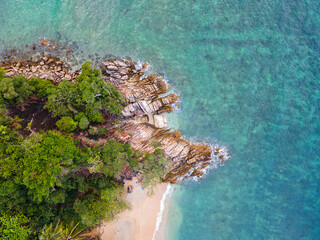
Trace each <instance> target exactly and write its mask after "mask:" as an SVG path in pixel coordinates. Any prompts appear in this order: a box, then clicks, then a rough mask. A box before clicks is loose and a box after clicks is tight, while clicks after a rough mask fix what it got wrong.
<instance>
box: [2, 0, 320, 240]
mask: <svg viewBox="0 0 320 240" xmlns="http://www.w3.org/2000/svg"><path fill="white" fill-rule="evenodd" d="M0 6H1V8H0V51H3V50H4V49H5V48H10V47H19V46H22V45H24V44H31V43H33V42H35V41H37V40H38V39H39V37H46V38H49V39H53V40H59V41H61V42H66V41H67V42H73V41H75V42H76V44H77V45H78V46H79V50H78V51H77V52H76V54H75V55H76V57H77V58H78V59H79V61H80V62H81V61H82V59H87V58H88V56H87V55H89V54H95V53H97V54H99V55H100V56H101V57H103V56H105V55H106V54H114V55H116V56H121V57H126V56H130V57H132V58H133V59H141V60H148V61H149V62H150V63H151V64H152V66H153V69H154V70H155V71H157V72H159V73H163V74H164V75H166V76H167V78H168V79H169V80H170V83H171V85H172V86H173V87H174V88H175V89H176V90H177V91H179V93H180V94H181V98H182V109H181V111H176V112H175V113H173V114H171V116H170V117H169V120H170V124H171V125H172V126H174V127H175V128H176V129H179V130H182V132H183V134H184V135H185V136H188V137H195V138H197V139H210V140H212V141H215V142H217V143H219V144H223V145H226V146H228V148H229V150H230V153H231V155H233V158H232V159H230V161H229V162H227V163H226V164H225V165H224V166H223V167H220V168H218V169H216V170H214V171H211V172H210V173H209V174H208V175H207V177H206V178H205V179H203V180H201V181H200V182H199V183H195V184H187V185H181V186H180V188H179V189H178V190H177V191H176V192H175V193H174V195H173V197H172V201H171V202H170V211H169V216H168V221H167V224H166V239H174V240H204V239H214V240H216V239H217V240H218V239H219V240H220V239H221V240H231V239H305V240H309V239H310V240H311V239H312V240H313V239H320V218H319V216H320V198H319V196H320V184H319V180H320V157H319V155H320V135H319V133H320V2H319V1H317V0H300V1H298V0H282V1H281V0H273V1H270V0H269V1H267V0H241V1H240V0H210V1H209V0H183V1H182V0H181V1H179V0H161V1H160V0H148V1H146V0H120V1H111V0H105V1H103V0H95V1H93V0H87V1H84V0H78V1H76V0H69V1H67V0H52V1H43V0H42V1H41V0H28V1H27V0H6V1H5V0H0Z"/></svg>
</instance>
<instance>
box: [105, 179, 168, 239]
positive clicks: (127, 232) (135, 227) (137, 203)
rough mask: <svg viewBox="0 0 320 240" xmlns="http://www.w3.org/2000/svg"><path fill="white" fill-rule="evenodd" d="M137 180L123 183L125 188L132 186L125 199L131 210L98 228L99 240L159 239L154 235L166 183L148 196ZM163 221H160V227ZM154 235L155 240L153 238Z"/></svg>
mask: <svg viewBox="0 0 320 240" xmlns="http://www.w3.org/2000/svg"><path fill="white" fill-rule="evenodd" d="M137 182H138V180H137V178H133V179H132V180H130V181H129V180H128V181H126V182H125V188H127V187H128V186H130V185H131V186H133V190H132V192H131V193H127V194H126V196H125V198H126V200H127V202H128V203H129V204H130V205H131V209H129V210H126V211H125V212H123V213H121V214H119V215H118V216H117V218H116V219H114V220H113V221H111V222H104V223H103V224H102V226H101V227H100V229H99V230H100V234H101V240H151V239H157V240H160V239H161V238H158V237H157V234H155V231H156V226H157V221H158V216H159V213H160V210H161V209H160V205H161V200H162V198H163V196H164V194H165V193H166V191H167V186H168V184H167V183H161V184H159V185H158V186H157V187H156V188H155V189H154V194H153V195H152V196H148V194H147V189H142V186H141V185H140V184H139V183H137ZM162 222H163V220H162V221H161V225H162ZM154 234H155V236H156V237H155V238H154Z"/></svg>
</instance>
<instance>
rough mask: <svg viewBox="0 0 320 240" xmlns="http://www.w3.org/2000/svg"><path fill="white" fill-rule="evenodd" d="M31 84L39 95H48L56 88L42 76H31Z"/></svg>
mask: <svg viewBox="0 0 320 240" xmlns="http://www.w3.org/2000/svg"><path fill="white" fill-rule="evenodd" d="M28 83H29V85H30V86H32V87H33V92H34V94H36V95H37V96H38V97H48V96H49V95H50V94H51V93H52V92H53V91H54V89H55V88H56V86H55V85H54V84H53V83H52V82H50V81H49V80H44V79H40V78H30V80H29V82H28Z"/></svg>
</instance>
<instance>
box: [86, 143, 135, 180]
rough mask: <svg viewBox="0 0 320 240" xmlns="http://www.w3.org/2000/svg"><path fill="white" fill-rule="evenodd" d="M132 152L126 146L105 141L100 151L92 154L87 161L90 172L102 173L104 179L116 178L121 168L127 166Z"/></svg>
mask: <svg viewBox="0 0 320 240" xmlns="http://www.w3.org/2000/svg"><path fill="white" fill-rule="evenodd" d="M132 154H133V151H132V149H131V147H130V146H129V145H128V144H121V143H118V142H117V141H115V140H107V142H106V143H105V144H104V146H103V148H102V150H101V151H99V152H98V151H97V150H96V151H95V152H93V155H92V156H93V157H92V158H91V159H90V160H89V163H90V164H91V166H90V168H89V169H90V171H91V172H102V173H103V174H104V175H105V176H106V177H114V178H117V177H118V176H119V174H120V172H121V169H122V168H123V166H126V165H128V161H129V160H130V159H131V156H132Z"/></svg>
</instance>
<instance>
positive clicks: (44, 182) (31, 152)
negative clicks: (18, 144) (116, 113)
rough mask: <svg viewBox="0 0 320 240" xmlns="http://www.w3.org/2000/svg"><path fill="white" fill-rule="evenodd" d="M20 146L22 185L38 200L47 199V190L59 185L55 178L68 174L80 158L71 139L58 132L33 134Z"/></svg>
mask: <svg viewBox="0 0 320 240" xmlns="http://www.w3.org/2000/svg"><path fill="white" fill-rule="evenodd" d="M22 145H23V150H24V157H23V159H22V161H21V163H20V164H21V168H22V176H21V177H22V183H23V184H24V185H25V186H26V187H27V188H28V192H29V194H32V195H33V196H34V198H35V199H38V200H41V199H42V198H43V197H45V196H47V195H48V194H49V193H50V192H51V191H52V189H51V190H50V188H54V187H55V186H56V185H57V186H59V185H61V183H60V181H59V178H58V177H59V175H61V174H66V173H67V172H68V171H70V170H69V169H70V168H72V166H73V165H74V164H75V163H77V161H78V160H79V158H80V151H79V149H78V148H77V147H76V146H75V144H74V142H73V140H72V138H71V137H66V136H64V135H62V134H61V133H59V132H53V131H49V132H48V133H45V134H35V135H33V136H31V137H30V139H26V140H25V141H24V142H23V144H22Z"/></svg>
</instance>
